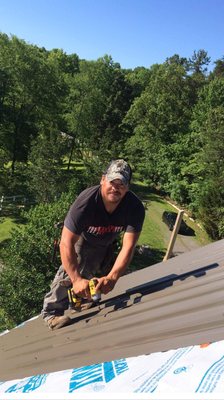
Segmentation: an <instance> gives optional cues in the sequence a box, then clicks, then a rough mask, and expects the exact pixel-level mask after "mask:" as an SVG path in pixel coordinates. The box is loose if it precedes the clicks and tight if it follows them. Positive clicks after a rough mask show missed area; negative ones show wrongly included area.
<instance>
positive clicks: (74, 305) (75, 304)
mask: <svg viewBox="0 0 224 400" xmlns="http://www.w3.org/2000/svg"><path fill="white" fill-rule="evenodd" d="M68 300H69V308H70V309H73V310H76V311H81V305H82V298H81V297H78V296H77V295H76V294H75V292H74V290H73V289H72V288H71V289H68Z"/></svg>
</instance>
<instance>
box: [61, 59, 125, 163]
mask: <svg viewBox="0 0 224 400" xmlns="http://www.w3.org/2000/svg"><path fill="white" fill-rule="evenodd" d="M131 91H132V88H131V85H130V84H129V83H128V82H127V81H126V78H125V74H124V73H123V72H122V70H121V68H120V66H119V65H118V64H117V63H114V62H113V60H112V59H111V57H109V56H105V57H103V58H101V59H99V60H97V61H96V62H80V73H79V74H77V75H76V76H74V79H73V82H72V87H71V91H70V94H69V97H68V104H69V105H71V104H72V107H70V109H69V111H68V112H67V115H66V117H67V121H68V126H69V133H70V134H71V135H72V136H73V137H74V142H73V145H74V146H78V147H79V151H81V153H82V157H83V159H84V160H85V158H86V154H88V152H89V151H91V154H92V155H98V156H100V157H102V158H103V160H105V159H108V158H111V157H114V156H116V155H118V154H119V152H120V150H121V147H122V144H123V143H124V140H125V135H124V132H123V131H122V128H121V122H122V119H123V117H124V115H125V114H126V112H127V110H128V109H129V107H130V103H131V97H130V95H131Z"/></svg>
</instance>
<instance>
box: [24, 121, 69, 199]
mask: <svg viewBox="0 0 224 400" xmlns="http://www.w3.org/2000/svg"><path fill="white" fill-rule="evenodd" d="M69 143H70V139H69V138H68V137H67V135H63V133H62V132H59V131H58V130H55V129H54V128H53V127H52V128H51V129H50V127H49V129H48V130H47V129H45V130H44V132H42V133H41V132H40V134H39V135H38V137H37V138H36V139H35V140H34V141H33V143H32V145H31V151H30V154H29V166H28V172H27V175H28V182H29V183H28V185H29V189H30V191H31V193H32V195H33V196H34V198H35V200H36V201H37V202H41V203H42V202H47V203H50V202H52V201H54V200H55V198H58V197H59V196H60V195H61V193H62V192H65V191H66V190H67V187H68V184H69V179H71V174H68V173H67V171H66V170H65V169H64V160H63V158H64V156H65V154H67V152H68V148H69Z"/></svg>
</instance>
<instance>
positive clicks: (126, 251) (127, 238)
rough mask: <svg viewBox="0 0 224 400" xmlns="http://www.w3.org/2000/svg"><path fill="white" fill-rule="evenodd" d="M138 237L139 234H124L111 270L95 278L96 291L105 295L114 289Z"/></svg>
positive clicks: (129, 260)
mask: <svg viewBox="0 0 224 400" xmlns="http://www.w3.org/2000/svg"><path fill="white" fill-rule="evenodd" d="M139 236H140V232H125V233H124V236H123V242H122V248H121V250H120V252H119V253H118V255H117V258H116V260H115V263H114V265H113V268H112V269H111V271H110V272H109V274H108V275H107V276H103V277H102V278H97V279H98V282H99V283H98V285H97V287H96V290H97V289H100V291H101V292H102V293H104V294H107V293H109V292H110V291H111V290H112V289H113V288H114V286H115V284H116V282H117V281H118V279H119V278H120V276H121V275H122V274H123V273H124V271H125V270H126V268H127V266H128V265H129V264H130V262H131V260H132V257H133V255H134V250H135V246H136V244H137V241H138V238H139Z"/></svg>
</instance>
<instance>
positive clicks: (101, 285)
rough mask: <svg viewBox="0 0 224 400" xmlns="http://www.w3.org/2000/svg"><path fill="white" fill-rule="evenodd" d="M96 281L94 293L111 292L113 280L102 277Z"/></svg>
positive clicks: (114, 282) (113, 284)
mask: <svg viewBox="0 0 224 400" xmlns="http://www.w3.org/2000/svg"><path fill="white" fill-rule="evenodd" d="M97 280H98V283H97V285H96V291H98V290H99V291H100V292H101V293H103V294H107V293H109V292H111V290H113V288H114V286H115V284H116V281H115V280H114V279H112V278H108V277H107V276H102V278H97Z"/></svg>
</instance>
